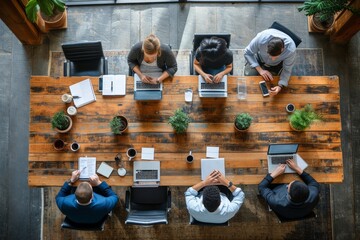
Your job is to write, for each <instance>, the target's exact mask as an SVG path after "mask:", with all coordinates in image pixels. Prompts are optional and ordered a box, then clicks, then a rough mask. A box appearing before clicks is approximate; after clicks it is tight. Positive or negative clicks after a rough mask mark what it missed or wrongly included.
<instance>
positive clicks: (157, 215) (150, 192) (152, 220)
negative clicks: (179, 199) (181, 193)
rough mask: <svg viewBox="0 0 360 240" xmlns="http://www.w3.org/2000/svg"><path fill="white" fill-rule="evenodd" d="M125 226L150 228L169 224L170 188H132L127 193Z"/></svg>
mask: <svg viewBox="0 0 360 240" xmlns="http://www.w3.org/2000/svg"><path fill="white" fill-rule="evenodd" d="M125 208H126V211H127V212H128V215H127V217H126V220H125V224H134V225H143V226H150V225H154V224H168V219H167V214H168V212H169V211H170V209H171V191H170V190H169V189H168V187H164V186H160V187H143V188H142V187H130V188H129V189H128V190H127V191H126V196H125Z"/></svg>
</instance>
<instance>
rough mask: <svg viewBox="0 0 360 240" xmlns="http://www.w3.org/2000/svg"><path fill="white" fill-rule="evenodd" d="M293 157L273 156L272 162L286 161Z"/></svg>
mask: <svg viewBox="0 0 360 240" xmlns="http://www.w3.org/2000/svg"><path fill="white" fill-rule="evenodd" d="M288 159H293V156H281V157H274V156H272V157H271V162H272V164H280V163H286V160H288Z"/></svg>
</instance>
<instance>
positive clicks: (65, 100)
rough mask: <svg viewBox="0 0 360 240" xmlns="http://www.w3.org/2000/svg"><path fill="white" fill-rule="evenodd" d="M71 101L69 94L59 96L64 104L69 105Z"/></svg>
mask: <svg viewBox="0 0 360 240" xmlns="http://www.w3.org/2000/svg"><path fill="white" fill-rule="evenodd" d="M72 99H73V97H72V96H71V95H70V94H67V93H65V94H63V95H62V96H61V100H62V101H63V102H64V103H71V101H72Z"/></svg>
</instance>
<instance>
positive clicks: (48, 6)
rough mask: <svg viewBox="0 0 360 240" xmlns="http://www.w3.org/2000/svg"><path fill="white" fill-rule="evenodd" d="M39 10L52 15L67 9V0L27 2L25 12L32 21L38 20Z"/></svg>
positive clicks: (35, 0)
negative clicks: (65, 0)
mask: <svg viewBox="0 0 360 240" xmlns="http://www.w3.org/2000/svg"><path fill="white" fill-rule="evenodd" d="M38 11H41V12H42V13H43V14H45V15H46V16H48V17H51V16H53V15H55V14H56V13H57V12H64V11H65V2H64V1H62V0H29V2H28V3H27V4H26V7H25V12H26V16H27V18H28V19H29V20H30V21H31V22H36V21H37V13H38Z"/></svg>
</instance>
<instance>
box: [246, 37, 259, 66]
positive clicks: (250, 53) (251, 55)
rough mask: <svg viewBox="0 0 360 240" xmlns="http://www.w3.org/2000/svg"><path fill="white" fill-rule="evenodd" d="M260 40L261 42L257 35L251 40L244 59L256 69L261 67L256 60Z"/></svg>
mask: <svg viewBox="0 0 360 240" xmlns="http://www.w3.org/2000/svg"><path fill="white" fill-rule="evenodd" d="M258 40H259V34H257V35H256V37H255V38H253V39H252V40H251V42H250V43H249V45H248V46H247V47H246V48H245V51H244V57H245V59H246V61H247V62H248V63H249V64H250V66H251V67H252V68H256V67H258V66H259V63H258V61H257V59H256V54H257V52H258V51H259V42H258Z"/></svg>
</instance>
